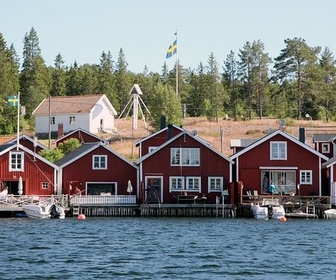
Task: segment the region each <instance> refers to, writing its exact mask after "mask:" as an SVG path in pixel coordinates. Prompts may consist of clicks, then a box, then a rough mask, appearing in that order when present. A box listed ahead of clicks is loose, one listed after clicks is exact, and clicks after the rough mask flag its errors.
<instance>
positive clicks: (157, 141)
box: [140, 126, 181, 157]
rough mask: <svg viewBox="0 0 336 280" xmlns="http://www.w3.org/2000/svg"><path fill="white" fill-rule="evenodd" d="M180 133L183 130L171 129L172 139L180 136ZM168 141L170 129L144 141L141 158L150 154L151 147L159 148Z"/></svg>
mask: <svg viewBox="0 0 336 280" xmlns="http://www.w3.org/2000/svg"><path fill="white" fill-rule="evenodd" d="M179 133H181V130H180V129H178V128H176V127H174V126H172V127H171V138H172V137H174V136H176V135H178V134H179ZM167 140H169V139H168V128H167V129H164V130H162V131H161V132H160V133H158V134H156V135H154V136H152V137H149V138H148V139H146V140H144V141H143V142H141V144H140V145H141V155H140V157H142V156H144V155H146V154H148V152H149V150H148V149H149V147H159V146H161V145H162V144H163V143H165V142H167Z"/></svg>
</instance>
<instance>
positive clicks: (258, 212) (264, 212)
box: [251, 198, 285, 220]
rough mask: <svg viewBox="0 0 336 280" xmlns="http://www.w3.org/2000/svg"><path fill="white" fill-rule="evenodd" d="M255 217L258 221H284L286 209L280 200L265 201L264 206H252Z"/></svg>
mask: <svg viewBox="0 0 336 280" xmlns="http://www.w3.org/2000/svg"><path fill="white" fill-rule="evenodd" d="M251 210H252V212H253V216H254V218H256V219H263V220H268V219H277V220H280V219H284V218H285V209H284V207H283V206H282V205H281V204H280V203H279V200H278V199H266V198H265V199H263V201H262V204H261V205H259V204H254V205H251Z"/></svg>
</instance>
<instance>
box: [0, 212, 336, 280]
mask: <svg viewBox="0 0 336 280" xmlns="http://www.w3.org/2000/svg"><path fill="white" fill-rule="evenodd" d="M0 224H1V233H2V238H1V240H2V241H1V262H2V269H1V270H0V279H272V280H273V279H336V265H335V264H336V241H335V232H336V221H331V220H287V221H286V222H280V221H277V220H269V221H259V220H255V219H239V218H237V219H230V218H224V219H223V218H89V217H87V218H86V219H85V220H77V219H76V218H66V219H64V220H34V219H29V218H13V219H0Z"/></svg>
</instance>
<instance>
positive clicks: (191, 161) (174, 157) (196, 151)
mask: <svg viewBox="0 0 336 280" xmlns="http://www.w3.org/2000/svg"><path fill="white" fill-rule="evenodd" d="M170 165H171V166H200V148H170Z"/></svg>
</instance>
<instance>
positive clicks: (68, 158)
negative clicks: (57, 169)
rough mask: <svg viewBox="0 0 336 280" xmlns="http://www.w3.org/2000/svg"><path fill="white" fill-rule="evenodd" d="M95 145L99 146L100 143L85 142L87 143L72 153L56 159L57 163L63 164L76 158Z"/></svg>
mask: <svg viewBox="0 0 336 280" xmlns="http://www.w3.org/2000/svg"><path fill="white" fill-rule="evenodd" d="M95 146H99V143H85V144H82V145H81V146H79V147H78V148H77V149H75V150H73V151H72V152H71V153H69V154H67V155H65V156H64V157H63V158H61V159H60V160H58V161H56V162H55V165H57V166H62V165H63V164H65V163H66V162H68V161H71V160H73V159H74V158H76V157H78V156H79V155H81V154H83V153H85V152H86V151H88V150H90V149H92V148H94V147H95Z"/></svg>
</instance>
